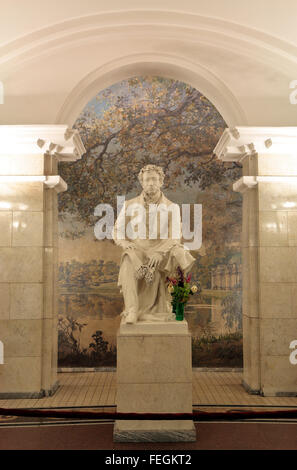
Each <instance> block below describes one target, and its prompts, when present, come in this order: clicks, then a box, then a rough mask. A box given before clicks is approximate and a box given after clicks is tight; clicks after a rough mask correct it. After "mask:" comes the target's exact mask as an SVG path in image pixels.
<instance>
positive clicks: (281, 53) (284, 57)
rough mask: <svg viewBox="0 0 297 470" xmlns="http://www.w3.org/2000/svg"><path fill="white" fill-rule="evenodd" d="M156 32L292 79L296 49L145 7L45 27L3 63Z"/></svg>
mask: <svg viewBox="0 0 297 470" xmlns="http://www.w3.org/2000/svg"><path fill="white" fill-rule="evenodd" d="M170 29H171V30H172V31H171V32H170ZM155 30H156V31H157V32H158V34H159V35H160V33H161V32H162V33H163V34H165V36H166V37H168V36H169V35H172V34H173V35H174V37H175V38H177V37H178V38H179V37H180V35H182V36H183V37H184V38H189V39H190V40H195V41H197V39H201V40H203V42H204V43H205V42H208V43H209V44H210V45H211V46H214V45H217V44H220V45H221V47H222V46H223V47H228V48H231V50H233V51H237V52H239V53H240V52H243V53H244V54H248V55H250V56H251V57H256V58H257V60H260V61H262V62H263V63H271V64H274V65H275V66H276V67H277V68H279V67H281V68H282V70H284V71H287V72H288V74H289V75H290V72H293V70H295V68H296V46H295V45H293V44H291V43H289V42H287V41H284V40H281V39H279V38H277V37H275V36H272V35H271V34H268V33H264V32H263V31H260V30H256V29H255V28H250V27H247V26H244V25H242V24H240V25H239V24H237V23H234V22H230V21H227V20H225V19H220V18H213V17H207V16H202V15H198V14H195V13H186V12H184V11H176V10H166V9H157V10H154V9H143V8H142V9H136V10H125V9H123V10H118V11H109V12H108V11H107V12H106V11H105V12H101V13H97V14H92V15H84V16H80V17H76V18H71V19H67V20H63V21H61V22H58V23H56V24H53V25H51V26H42V27H41V29H39V30H35V31H33V32H31V33H29V34H25V35H24V36H21V37H19V38H17V39H15V40H12V41H9V42H8V43H5V44H3V45H1V46H0V56H1V59H0V64H5V63H9V62H12V61H15V62H18V63H20V62H23V61H25V60H31V59H32V57H35V58H36V59H37V60H39V59H40V56H42V54H44V53H45V51H48V50H49V49H50V48H57V45H59V47H63V46H64V47H65V46H66V47H69V44H71V45H74V44H75V43H76V44H81V43H82V40H86V38H88V37H91V38H94V37H95V36H102V35H103V34H105V35H108V36H109V37H111V35H115V34H117V35H118V37H127V35H128V34H129V33H130V34H132V33H134V34H135V32H138V31H140V32H141V33H145V32H146V33H147V35H148V36H150V35H152V34H153V35H155V34H156V31H155ZM106 40H107V41H108V39H106Z"/></svg>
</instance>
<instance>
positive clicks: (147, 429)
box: [114, 320, 196, 442]
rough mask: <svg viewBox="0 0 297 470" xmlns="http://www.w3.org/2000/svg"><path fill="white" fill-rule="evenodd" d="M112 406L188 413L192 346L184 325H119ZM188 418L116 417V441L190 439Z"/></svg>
mask: <svg viewBox="0 0 297 470" xmlns="http://www.w3.org/2000/svg"><path fill="white" fill-rule="evenodd" d="M116 403H117V411H118V412H119V413H192V351H191V335H190V334H189V331H188V324H187V322H186V321H185V320H184V321H179V322H177V321H174V322H158V323H151V322H138V323H136V324H134V325H127V324H122V325H121V326H120V329H119V332H118V335H117V397H116ZM195 440H196V428H195V426H194V424H193V421H192V420H164V421H162V420H160V421H159V420H158V421H156V420H149V421H148V420H118V421H116V423H115V427H114V441H115V442H189V441H190V442H192V441H195Z"/></svg>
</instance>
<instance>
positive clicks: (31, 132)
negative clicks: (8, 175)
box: [0, 124, 86, 161]
mask: <svg viewBox="0 0 297 470" xmlns="http://www.w3.org/2000/svg"><path fill="white" fill-rule="evenodd" d="M85 152H86V149H85V147H84V145H83V143H82V141H81V138H80V135H79V133H78V131H77V130H76V129H70V128H69V127H68V126H67V125H64V124H58V125H57V124H49V125H11V126H0V158H1V157H2V156H8V155H34V154H39V155H40V154H47V155H52V156H54V157H56V158H57V159H58V160H59V161H75V160H79V159H80V158H81V156H82V155H83V154H84V153H85Z"/></svg>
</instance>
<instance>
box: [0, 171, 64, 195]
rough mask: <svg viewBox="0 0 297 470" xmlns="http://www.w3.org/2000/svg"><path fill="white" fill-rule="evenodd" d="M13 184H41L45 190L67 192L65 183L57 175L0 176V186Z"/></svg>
mask: <svg viewBox="0 0 297 470" xmlns="http://www.w3.org/2000/svg"><path fill="white" fill-rule="evenodd" d="M6 183H8V184H15V183H22V184H24V183H25V184H26V183H27V184H28V183H43V184H44V185H45V187H46V188H49V189H54V190H55V191H57V193H62V192H64V191H67V183H66V182H65V181H64V180H63V178H61V176H59V175H40V176H38V175H32V176H31V175H30V176H27V175H26V176H20V175H15V176H14V175H8V176H0V184H6Z"/></svg>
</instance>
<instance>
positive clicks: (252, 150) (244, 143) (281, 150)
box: [214, 126, 297, 162]
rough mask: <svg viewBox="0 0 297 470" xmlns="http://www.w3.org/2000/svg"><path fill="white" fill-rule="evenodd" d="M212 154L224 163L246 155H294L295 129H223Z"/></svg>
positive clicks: (296, 130)
mask: <svg viewBox="0 0 297 470" xmlns="http://www.w3.org/2000/svg"><path fill="white" fill-rule="evenodd" d="M214 154H215V155H216V156H217V157H218V158H219V159H220V160H223V161H225V162H241V161H242V160H243V159H244V158H245V157H246V156H248V155H255V154H261V155H273V154H274V155H296V156H297V127H252V126H249V127H239V126H236V127H234V128H229V129H225V130H224V132H223V134H222V136H221V138H220V140H219V142H218V143H217V145H216V147H215V149H214Z"/></svg>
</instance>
